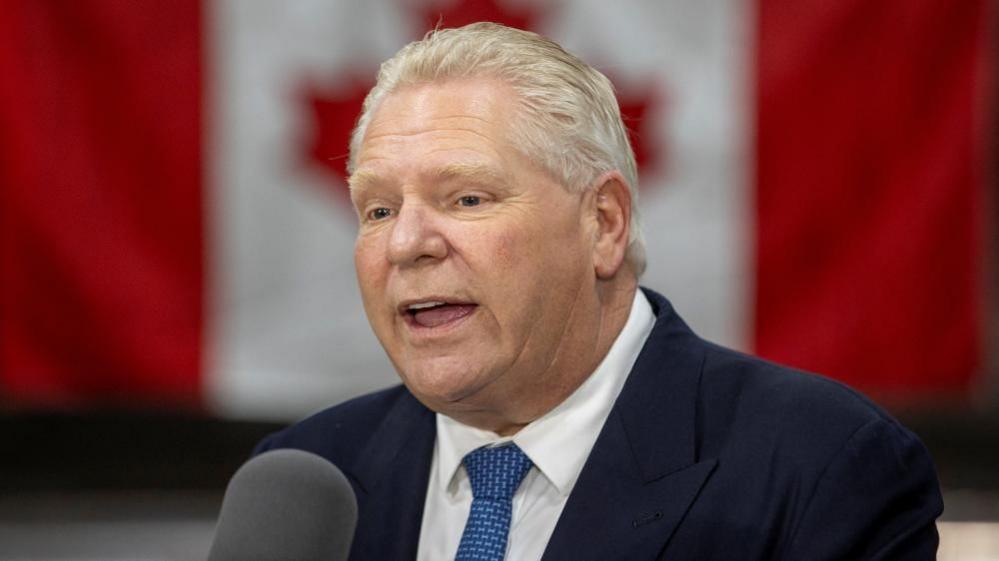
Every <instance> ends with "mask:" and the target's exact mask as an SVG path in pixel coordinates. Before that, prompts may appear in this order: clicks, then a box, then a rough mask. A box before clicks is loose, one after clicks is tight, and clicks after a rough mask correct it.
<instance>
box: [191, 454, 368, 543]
mask: <svg viewBox="0 0 999 561" xmlns="http://www.w3.org/2000/svg"><path fill="white" fill-rule="evenodd" d="M356 525H357V499H356V498H355V497H354V491H353V489H351V487H350V483H349V482H348V481H347V478H346V477H344V475H343V473H341V472H340V470H339V469H337V467H336V466H334V465H333V464H331V463H330V462H328V461H326V460H325V459H323V458H321V457H319V456H317V455H315V454H311V453H309V452H303V451H301V450H273V451H270V452H265V453H263V454H261V455H259V456H257V457H255V458H253V459H251V460H250V461H248V462H246V463H245V464H243V466H242V467H240V468H239V470H237V471H236V474H235V475H233V476H232V479H231V480H230V481H229V486H228V487H227V488H226V491H225V498H224V499H223V500H222V512H221V514H219V520H218V525H217V527H216V529H215V539H214V541H213V542H212V548H211V551H210V553H209V554H208V561H236V560H237V559H238V560H239V561H275V560H278V559H281V560H288V561H319V560H322V561H346V559H347V555H348V554H349V553H350V543H351V540H353V537H354V527H355V526H356Z"/></svg>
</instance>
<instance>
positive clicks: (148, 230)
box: [0, 0, 994, 419]
mask: <svg viewBox="0 0 999 561" xmlns="http://www.w3.org/2000/svg"><path fill="white" fill-rule="evenodd" d="M989 6H990V4H989V3H988V2H986V0H968V1H966V2H960V3H956V4H955V3H947V2H943V1H941V0H889V1H885V2H877V3H870V2H861V1H859V0H842V1H839V2H834V3H829V2H822V1H819V0H804V1H799V2H795V3H787V2H778V1H776V0H719V1H717V2H693V1H690V0H667V1H656V2H649V1H640V0H630V1H626V2H624V3H620V2H618V3H612V4H608V3H606V2H601V1H597V0H581V1H578V2H572V3H563V2H525V1H520V0H484V1H471V0H379V1H371V2H364V3H361V2H331V1H327V0H297V1H296V2H294V3H278V2H272V1H267V0H183V1H178V2H171V3H163V2H153V1H148V0H147V1H138V2H136V1H124V0H79V1H76V2H72V3H65V2H36V1H33V0H21V1H16V0H15V1H12V2H9V3H7V4H5V10H4V13H3V14H2V15H0V197H2V198H0V403H2V404H3V405H4V406H5V407H7V408H19V407H28V408H51V407H60V408H61V407H80V406H87V407H90V406H95V405H97V406H99V405H105V404H107V405H114V406H130V407H143V408H146V407H156V408H160V407H166V408H193V409H199V410H206V411H208V412H211V413H214V414H219V415H225V416H235V417H254V418H289V419H290V418H293V417H296V416H300V415H302V414H304V413H306V412H308V411H310V410H313V409H316V408H318V407H322V406H324V405H327V404H330V403H334V402H337V401H340V400H342V399H345V398H347V397H350V396H352V395H356V394H358V393H361V392H363V391H367V390H371V389H376V388H378V387H383V386H386V385H388V384H391V383H394V382H395V381H396V378H395V375H394V373H393V370H392V367H391V364H390V363H389V362H388V360H387V358H385V356H384V353H383V352H382V351H381V349H380V347H379V346H378V343H377V341H376V340H375V338H374V336H373V335H372V334H371V331H370V329H369V328H368V325H367V322H366V320H365V318H364V314H363V309H362V306H361V303H360V297H359V291H358V289H357V286H356V280H355V277H354V272H353V261H352V256H351V254H352V246H353V237H354V231H355V228H356V219H355V217H354V214H353V210H352V209H351V208H350V204H349V198H348V196H347V191H346V183H345V180H344V174H345V170H344V163H345V156H346V139H347V136H348V134H349V132H350V129H351V127H352V126H353V120H354V119H355V118H356V115H357V112H358V110H359V108H360V104H361V101H362V99H363V96H364V94H365V93H366V91H367V89H368V88H370V87H371V85H372V84H373V79H374V73H375V71H376V70H377V67H378V64H379V63H380V62H381V61H382V60H384V59H386V58H388V57H389V56H391V55H392V54H393V53H394V52H395V51H396V50H398V49H399V48H400V47H401V46H402V45H404V44H405V43H407V42H409V41H411V40H414V39H417V38H419V37H421V36H422V35H423V34H424V33H425V32H426V31H427V30H428V29H430V28H432V27H433V26H435V25H437V24H438V22H439V23H440V24H441V25H443V26H457V25H462V24H464V23H468V22H471V21H480V20H490V21H499V22H501V23H506V24H509V25H514V26H517V27H521V28H525V29H531V30H535V31H538V32H540V33H542V34H545V35H548V36H550V37H552V38H554V39H555V40H557V41H559V42H560V43H562V44H563V45H564V46H566V47H567V48H568V49H570V50H572V51H574V52H576V53H577V54H579V55H580V56H581V57H582V58H584V59H585V60H587V61H589V62H591V63H592V64H594V65H595V66H596V67H597V68H599V69H601V70H602V71H604V72H605V73H606V74H607V75H608V76H609V77H610V78H611V79H612V80H613V81H614V83H615V86H616V88H617V91H618V96H619V101H620V104H621V107H622V111H623V113H624V115H625V118H626V121H627V124H628V126H629V127H630V129H631V130H632V133H633V140H634V141H635V147H636V153H637V157H638V160H639V165H640V183H641V185H640V200H641V203H640V210H641V213H642V218H643V221H644V230H645V235H646V239H647V245H648V253H649V269H648V272H647V273H646V275H645V277H644V278H643V280H642V282H643V284H645V285H647V286H650V287H652V288H655V289H657V290H660V291H662V292H664V293H665V294H666V295H667V296H668V297H669V298H671V300H672V301H673V302H674V304H675V305H676V307H677V308H678V310H679V311H680V313H681V314H682V315H683V316H684V317H685V318H686V319H687V320H688V321H689V322H690V323H691V324H692V326H693V327H694V328H695V330H697V331H698V332H700V333H701V334H702V335H704V336H706V337H708V338H711V339H714V340H717V341H719V342H721V343H724V344H727V345H730V346H734V347H737V348H741V349H745V350H747V351H752V352H757V353H760V354H762V355H763V356H765V357H767V358H772V359H774V360H778V361H781V362H786V363H789V364H791V365H793V366H796V367H799V368H803V369H807V370H812V371H818V372H822V373H825V374H827V375H830V376H832V377H835V378H838V379H841V380H843V381H845V382H847V383H849V384H851V385H854V386H856V387H858V388H859V389H861V390H863V391H867V392H870V393H873V394H875V395H877V396H880V397H883V398H885V399H895V398H898V399H906V400H925V399H933V398H935V397H937V396H940V395H948V396H955V397H962V396H968V395H969V393H970V392H972V391H973V390H974V388H975V387H976V384H977V383H980V382H981V380H982V377H983V375H984V372H983V370H984V367H985V366H984V365H985V361H984V358H985V349H984V339H985V338H984V333H985V324H986V322H987V321H989V319H990V318H989V317H988V316H987V315H986V313H985V312H986V305H985V304H986V302H987V298H988V294H987V286H986V283H985V278H986V275H987V274H988V273H989V270H988V267H987V264H988V259H987V258H986V257H987V256H986V247H987V244H986V241H987V237H986V232H987V231H988V228H989V227H990V224H989V223H988V221H987V218H988V216H989V215H990V214H989V213H990V210H989V208H990V206H989V205H990V204H991V203H992V201H991V200H990V192H989V190H988V188H987V186H988V182H987V177H986V171H987V170H988V169H989V167H988V164H989V161H990V155H991V154H990V150H991V149H992V147H991V146H990V145H989V144H988V142H987V140H988V130H987V125H988V124H989V123H990V120H989V116H990V103H991V97H990V94H991V91H990V89H989V88H990V80H992V79H993V76H992V69H993V66H994V64H993V63H994V59H993V58H992V54H993V52H994V45H992V44H991V43H990V40H991V37H990V30H989V27H988V23H989V22H990V15H991V14H989V13H987V12H988V9H989Z"/></svg>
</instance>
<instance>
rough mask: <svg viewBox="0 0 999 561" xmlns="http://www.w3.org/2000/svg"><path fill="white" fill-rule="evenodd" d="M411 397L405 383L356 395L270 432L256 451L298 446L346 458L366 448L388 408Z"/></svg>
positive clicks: (334, 458)
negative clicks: (346, 455) (365, 445)
mask: <svg viewBox="0 0 999 561" xmlns="http://www.w3.org/2000/svg"><path fill="white" fill-rule="evenodd" d="M408 397H409V393H408V391H407V390H406V388H405V387H404V386H401V385H399V386H393V387H391V388H388V389H385V390H381V391H377V392H373V393H369V394H365V395H362V396H359V397H355V398H353V399H350V400H348V401H345V402H343V403H340V404H338V405H334V406H332V407H329V408H327V409H324V410H322V411H319V412H317V413H315V414H313V415H311V416H309V417H306V418H305V419H303V420H301V421H298V422H297V423H295V424H293V425H291V426H289V427H287V428H285V429H283V430H280V431H278V432H275V433H273V434H270V435H269V436H267V437H265V438H264V439H263V440H262V441H261V442H260V443H259V444H257V447H256V448H255V449H254V452H253V453H254V454H260V453H262V452H266V451H267V450H272V449H276V448H297V449H300V450H305V451H308V452H313V453H316V454H319V455H321V456H325V457H326V458H328V459H330V460H337V459H342V458H343V456H344V455H345V454H349V453H351V452H352V451H356V450H360V449H361V448H363V445H364V443H366V442H367V441H368V439H369V438H370V437H371V435H372V434H374V432H375V431H376V430H377V429H378V427H379V426H380V424H381V423H382V421H383V420H384V418H385V415H386V414H387V413H388V411H389V410H391V409H392V408H393V407H394V406H395V405H396V404H397V403H398V402H399V400H400V399H406V398H408Z"/></svg>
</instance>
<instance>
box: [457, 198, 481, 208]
mask: <svg viewBox="0 0 999 561" xmlns="http://www.w3.org/2000/svg"><path fill="white" fill-rule="evenodd" d="M480 204H482V198H480V197H477V196H475V195H465V196H464V197H461V198H459V199H458V205H459V206H464V207H470V206H479V205H480Z"/></svg>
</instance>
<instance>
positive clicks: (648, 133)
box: [617, 85, 667, 186]
mask: <svg viewBox="0 0 999 561" xmlns="http://www.w3.org/2000/svg"><path fill="white" fill-rule="evenodd" d="M617 99H618V105H619V106H620V107H621V118H622V119H623V120H624V126H625V127H626V128H627V129H628V138H629V140H630V141H631V148H632V149H633V150H634V151H635V162H636V163H637V164H638V173H639V175H640V176H641V177H642V178H645V177H648V176H649V175H651V174H652V173H653V172H655V171H657V170H658V169H659V168H660V167H661V166H662V165H663V164H664V162H662V161H660V160H661V159H662V158H661V157H660V156H661V155H663V154H666V153H667V150H666V149H665V146H663V143H662V142H661V141H660V139H659V135H657V134H656V128H655V121H654V119H652V118H651V117H653V116H654V113H655V111H656V110H661V108H662V107H663V105H664V103H663V100H662V96H661V95H660V94H659V91H658V89H657V88H656V87H655V86H652V85H644V86H642V87H641V88H636V89H624V90H619V91H618V92H617ZM639 185H641V186H644V185H645V182H644V181H639Z"/></svg>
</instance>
